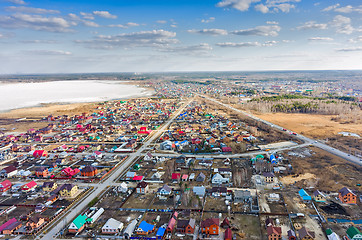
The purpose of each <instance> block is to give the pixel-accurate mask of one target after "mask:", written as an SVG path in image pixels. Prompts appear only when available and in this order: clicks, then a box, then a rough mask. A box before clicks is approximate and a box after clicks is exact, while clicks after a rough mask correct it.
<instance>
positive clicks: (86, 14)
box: [80, 12, 94, 20]
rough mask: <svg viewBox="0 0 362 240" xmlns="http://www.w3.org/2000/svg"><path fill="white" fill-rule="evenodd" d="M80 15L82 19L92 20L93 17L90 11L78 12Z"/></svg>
mask: <svg viewBox="0 0 362 240" xmlns="http://www.w3.org/2000/svg"><path fill="white" fill-rule="evenodd" d="M80 15H82V17H83V18H84V19H88V20H93V19H94V16H93V14H91V13H85V12H80Z"/></svg>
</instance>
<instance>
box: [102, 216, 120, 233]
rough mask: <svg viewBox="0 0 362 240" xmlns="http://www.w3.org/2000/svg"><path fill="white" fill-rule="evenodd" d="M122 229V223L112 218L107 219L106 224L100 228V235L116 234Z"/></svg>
mask: <svg viewBox="0 0 362 240" xmlns="http://www.w3.org/2000/svg"><path fill="white" fill-rule="evenodd" d="M122 229H123V223H121V222H120V221H117V220H116V219H114V218H110V219H108V221H107V222H106V224H104V226H103V227H102V233H103V234H116V233H119V232H120V231H122Z"/></svg>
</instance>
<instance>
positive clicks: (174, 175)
mask: <svg viewBox="0 0 362 240" xmlns="http://www.w3.org/2000/svg"><path fill="white" fill-rule="evenodd" d="M180 178H181V174H180V173H172V175H171V179H172V181H174V182H178V181H180Z"/></svg>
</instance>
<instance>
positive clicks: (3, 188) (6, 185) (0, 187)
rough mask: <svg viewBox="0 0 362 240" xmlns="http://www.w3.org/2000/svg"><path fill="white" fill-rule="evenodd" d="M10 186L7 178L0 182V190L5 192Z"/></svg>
mask: <svg viewBox="0 0 362 240" xmlns="http://www.w3.org/2000/svg"><path fill="white" fill-rule="evenodd" d="M10 188H11V182H10V181H9V180H5V181H2V182H1V183H0V192H6V191H7V190H9V189H10Z"/></svg>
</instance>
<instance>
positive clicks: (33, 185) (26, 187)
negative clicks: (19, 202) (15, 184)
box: [21, 181, 38, 192]
mask: <svg viewBox="0 0 362 240" xmlns="http://www.w3.org/2000/svg"><path fill="white" fill-rule="evenodd" d="M37 185H38V184H37V183H36V182H35V181H31V182H29V183H27V184H24V185H23V186H21V191H23V192H29V191H31V190H33V189H35V188H36V186H37Z"/></svg>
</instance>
